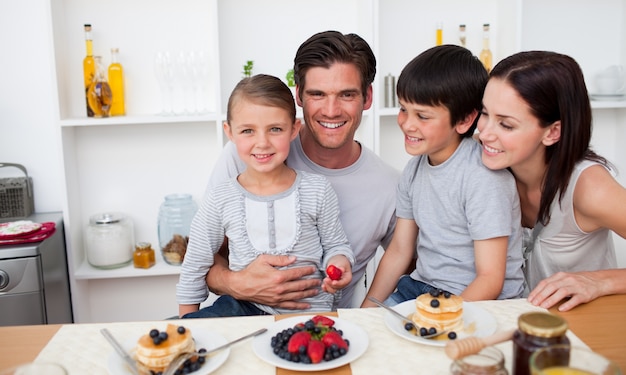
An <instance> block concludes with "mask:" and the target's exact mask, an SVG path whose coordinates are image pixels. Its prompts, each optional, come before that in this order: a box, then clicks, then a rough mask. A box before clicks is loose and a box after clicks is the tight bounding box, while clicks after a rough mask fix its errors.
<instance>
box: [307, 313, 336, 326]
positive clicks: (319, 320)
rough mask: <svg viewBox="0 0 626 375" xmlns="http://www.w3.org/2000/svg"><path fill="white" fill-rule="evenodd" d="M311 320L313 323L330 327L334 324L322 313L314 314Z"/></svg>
mask: <svg viewBox="0 0 626 375" xmlns="http://www.w3.org/2000/svg"><path fill="white" fill-rule="evenodd" d="M311 320H312V321H313V323H315V325H323V326H325V327H332V326H334V325H335V321H334V320H332V319H331V318H329V317H327V316H324V315H315V316H314V317H312V318H311Z"/></svg>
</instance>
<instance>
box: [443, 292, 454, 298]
mask: <svg viewBox="0 0 626 375" xmlns="http://www.w3.org/2000/svg"><path fill="white" fill-rule="evenodd" d="M451 295H452V293H450V292H443V296H444V297H445V298H450V296H451Z"/></svg>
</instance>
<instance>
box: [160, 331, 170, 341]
mask: <svg viewBox="0 0 626 375" xmlns="http://www.w3.org/2000/svg"><path fill="white" fill-rule="evenodd" d="M167 337H168V335H167V332H165V331H163V332H160V333H159V338H160V339H161V340H162V341H165V340H167Z"/></svg>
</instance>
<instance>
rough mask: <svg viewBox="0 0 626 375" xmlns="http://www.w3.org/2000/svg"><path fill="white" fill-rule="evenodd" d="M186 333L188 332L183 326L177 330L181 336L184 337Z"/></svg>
mask: <svg viewBox="0 0 626 375" xmlns="http://www.w3.org/2000/svg"><path fill="white" fill-rule="evenodd" d="M185 331H186V330H185V327H183V326H179V327H178V328H177V329H176V332H178V333H180V334H181V335H183V334H184V333H185Z"/></svg>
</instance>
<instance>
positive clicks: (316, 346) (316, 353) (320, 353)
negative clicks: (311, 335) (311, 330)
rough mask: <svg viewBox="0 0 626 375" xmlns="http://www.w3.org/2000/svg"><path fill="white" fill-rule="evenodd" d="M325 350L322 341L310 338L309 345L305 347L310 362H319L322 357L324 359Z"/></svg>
mask: <svg viewBox="0 0 626 375" xmlns="http://www.w3.org/2000/svg"><path fill="white" fill-rule="evenodd" d="M325 351H326V347H325V346H324V343H323V342H321V341H318V340H311V342H309V347H308V348H307V351H306V353H307V354H308V355H309V358H311V363H320V362H322V359H324V352H325Z"/></svg>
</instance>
